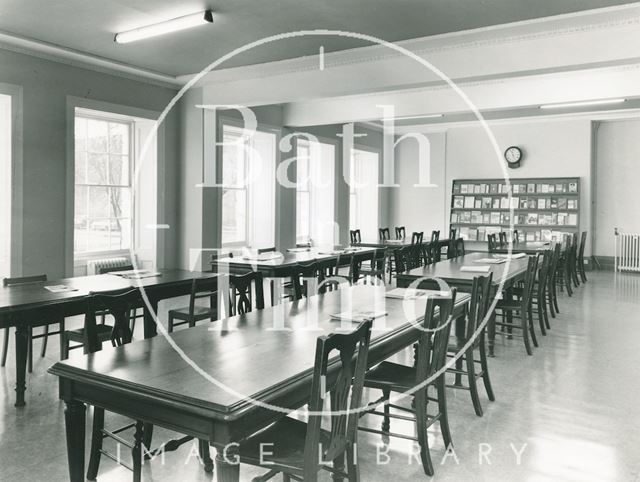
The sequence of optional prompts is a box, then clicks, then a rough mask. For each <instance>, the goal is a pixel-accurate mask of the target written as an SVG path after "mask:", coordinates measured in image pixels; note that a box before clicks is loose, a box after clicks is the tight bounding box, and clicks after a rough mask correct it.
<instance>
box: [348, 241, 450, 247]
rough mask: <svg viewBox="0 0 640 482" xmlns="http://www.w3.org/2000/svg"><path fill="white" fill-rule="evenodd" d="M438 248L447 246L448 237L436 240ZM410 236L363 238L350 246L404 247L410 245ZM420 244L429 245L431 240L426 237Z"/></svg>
mask: <svg viewBox="0 0 640 482" xmlns="http://www.w3.org/2000/svg"><path fill="white" fill-rule="evenodd" d="M437 243H438V246H439V247H440V249H442V248H444V247H445V246H449V243H450V240H449V239H440V240H438V241H437ZM411 244H412V243H411V238H402V239H384V240H383V239H365V240H363V241H361V242H359V243H353V244H352V246H359V247H367V248H390V249H393V248H404V247H405V246H411ZM422 244H425V245H430V244H431V240H429V239H427V240H424V241H423V242H422Z"/></svg>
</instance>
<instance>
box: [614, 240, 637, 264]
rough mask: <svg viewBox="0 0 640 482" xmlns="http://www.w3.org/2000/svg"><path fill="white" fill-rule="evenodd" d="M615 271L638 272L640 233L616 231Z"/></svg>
mask: <svg viewBox="0 0 640 482" xmlns="http://www.w3.org/2000/svg"><path fill="white" fill-rule="evenodd" d="M614 263H615V267H616V271H638V272H640V234H638V233H633V234H631V233H616V253H615V260H614Z"/></svg>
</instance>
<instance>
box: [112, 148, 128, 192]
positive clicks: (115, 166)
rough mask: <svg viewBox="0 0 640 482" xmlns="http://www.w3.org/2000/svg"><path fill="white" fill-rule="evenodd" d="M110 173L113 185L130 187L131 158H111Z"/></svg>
mask: <svg viewBox="0 0 640 482" xmlns="http://www.w3.org/2000/svg"><path fill="white" fill-rule="evenodd" d="M109 172H110V176H111V177H110V179H109V182H110V183H111V184H117V185H128V184H129V157H127V156H119V155H117V156H114V155H111V156H109Z"/></svg>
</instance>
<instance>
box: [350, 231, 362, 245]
mask: <svg viewBox="0 0 640 482" xmlns="http://www.w3.org/2000/svg"><path fill="white" fill-rule="evenodd" d="M349 237H350V238H351V244H359V243H361V242H362V236H361V235H360V230H359V229H352V230H350V231H349Z"/></svg>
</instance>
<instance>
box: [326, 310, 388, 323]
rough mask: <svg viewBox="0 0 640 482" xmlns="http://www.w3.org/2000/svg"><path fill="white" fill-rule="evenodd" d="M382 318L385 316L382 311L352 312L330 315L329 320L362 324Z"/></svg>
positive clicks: (385, 313)
mask: <svg viewBox="0 0 640 482" xmlns="http://www.w3.org/2000/svg"><path fill="white" fill-rule="evenodd" d="M383 316H387V312H386V311H384V310H353V311H343V312H342V313H335V314H333V315H331V319H332V320H334V321H351V322H353V323H362V322H363V321H368V320H375V319H376V318H382V317H383Z"/></svg>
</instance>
